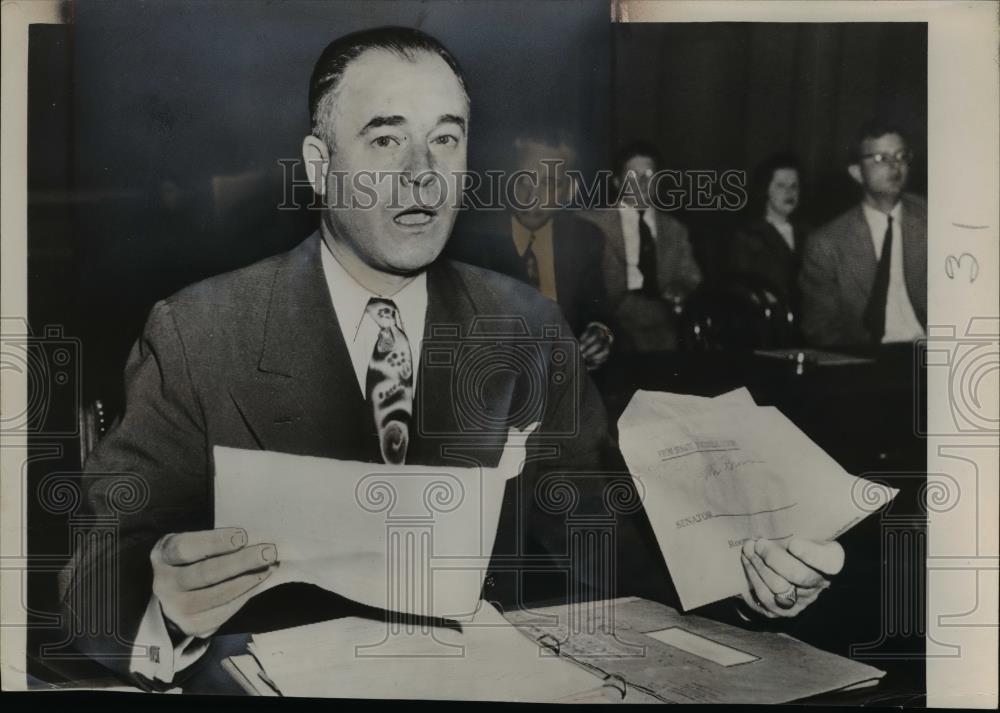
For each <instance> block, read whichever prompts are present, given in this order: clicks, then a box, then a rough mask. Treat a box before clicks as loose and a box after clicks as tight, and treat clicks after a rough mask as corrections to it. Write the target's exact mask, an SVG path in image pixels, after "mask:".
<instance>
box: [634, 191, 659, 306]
mask: <svg viewBox="0 0 1000 713" xmlns="http://www.w3.org/2000/svg"><path fill="white" fill-rule="evenodd" d="M645 214H646V211H645V210H640V211H639V272H641V273H642V291H643V293H645V294H646V295H649V296H650V297H659V296H660V288H659V285H658V284H657V279H656V243H655V242H653V233H652V231H651V230H650V229H649V226H648V225H646V221H645V220H643V216H644V215H645Z"/></svg>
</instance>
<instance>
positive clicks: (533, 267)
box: [521, 233, 540, 287]
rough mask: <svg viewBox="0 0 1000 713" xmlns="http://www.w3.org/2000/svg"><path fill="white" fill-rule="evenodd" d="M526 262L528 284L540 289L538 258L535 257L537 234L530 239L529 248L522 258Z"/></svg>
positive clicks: (525, 270) (525, 271)
mask: <svg viewBox="0 0 1000 713" xmlns="http://www.w3.org/2000/svg"><path fill="white" fill-rule="evenodd" d="M521 257H522V259H523V260H524V274H525V276H526V277H527V278H528V283H529V284H530V285H532V286H533V287H538V286H539V284H540V282H539V277H538V256H537V255H535V234H534V233H532V234H531V237H530V238H528V247H527V249H526V250H525V251H524V255H522V256H521Z"/></svg>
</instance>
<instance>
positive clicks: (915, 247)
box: [901, 200, 927, 329]
mask: <svg viewBox="0 0 1000 713" xmlns="http://www.w3.org/2000/svg"><path fill="white" fill-rule="evenodd" d="M901 222H902V224H903V225H902V228H903V275H904V277H905V279H906V291H907V293H908V294H909V297H910V304H911V305H913V311H914V312H916V315H917V319H918V320H919V321H920V324H921V325H922V326H923V327H924V329H926V328H927V224H926V223H925V222H924V221H923V220H921V218H920V216H918V215H915V211H914V209H913V207H912V205H910V204H909V203H908V202H906V201H905V200H904V202H903V219H902V221H901Z"/></svg>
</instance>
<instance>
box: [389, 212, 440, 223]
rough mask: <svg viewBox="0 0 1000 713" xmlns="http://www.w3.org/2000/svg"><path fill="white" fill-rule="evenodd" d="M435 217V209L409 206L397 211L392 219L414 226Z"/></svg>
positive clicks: (428, 221)
mask: <svg viewBox="0 0 1000 713" xmlns="http://www.w3.org/2000/svg"><path fill="white" fill-rule="evenodd" d="M436 217H437V211H434V210H430V209H429V208H410V209H408V210H404V211H403V212H401V213H397V214H396V215H395V217H393V220H394V221H395V222H396V223H397V224H399V225H405V226H407V227H415V226H421V225H427V224H428V223H430V222H431V221H432V220H434V218H436Z"/></svg>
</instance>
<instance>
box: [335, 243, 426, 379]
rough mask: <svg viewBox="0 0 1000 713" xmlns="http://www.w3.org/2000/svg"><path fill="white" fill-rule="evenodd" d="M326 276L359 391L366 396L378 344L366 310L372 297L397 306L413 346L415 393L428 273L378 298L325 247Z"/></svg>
mask: <svg viewBox="0 0 1000 713" xmlns="http://www.w3.org/2000/svg"><path fill="white" fill-rule="evenodd" d="M322 254H323V274H324V275H325V276H326V286H327V289H329V290H330V300H331V301H332V302H333V310H334V311H335V312H336V313H337V321H338V322H340V331H341V334H343V335H344V343H345V344H347V351H348V352H350V354H351V364H352V365H353V366H354V375H355V376H357V378H358V387H359V388H360V389H361V393H362V394H364V395H365V396H366V397H367V394H365V381H366V380H367V378H368V364H369V363H371V360H372V353H373V352H374V351H375V343H376V342H377V341H378V331H379V328H378V325H377V324H375V320H373V319H372V318H371V317H369V316H367V314H366V313H365V307H366V306H367V305H368V300H370V299H372V298H373V297H381V298H382V299H387V300H392V302H393V303H394V304H395V305H396V311H397V313H398V314H399V320H400V322H401V323H402V328H403V333H404V334H406V338H407V340H409V342H410V356H411V359H412V361H413V388H414V391H416V387H417V376H418V372H419V370H420V345H421V344H422V343H423V340H424V321H425V320H426V319H427V273H426V272H421V273H420V274H419V275H417V276H416V277H414V278H413V279H412V280H411V281H410V282H408V283H407V284H406V286H405V287H403V289H401V290H400V291H399V292H397V293H395V294H394V295H376V294H375V293H373V292H369V291H368V290H367V289H365V288H364V287H362V286H361V285H360V284H359V283H358V282H357V281H356V280H355V279H354V278H353V277H351V275H350V273H348V272H347V270H345V269H344V267H343V266H342V265H341V264H340V263H339V262H337V259H336V258H335V257H334V256H333V253H332V252H330V250H329V248H327V247H326V243H325V242H324V243H323V248H322Z"/></svg>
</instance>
